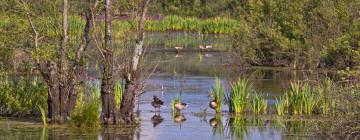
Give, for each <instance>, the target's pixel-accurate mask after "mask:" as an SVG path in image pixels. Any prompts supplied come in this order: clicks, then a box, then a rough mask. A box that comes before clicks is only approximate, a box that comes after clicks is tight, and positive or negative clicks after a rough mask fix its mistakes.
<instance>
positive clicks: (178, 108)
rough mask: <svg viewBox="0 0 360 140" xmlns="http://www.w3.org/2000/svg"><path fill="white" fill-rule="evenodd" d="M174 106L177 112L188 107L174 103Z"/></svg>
mask: <svg viewBox="0 0 360 140" xmlns="http://www.w3.org/2000/svg"><path fill="white" fill-rule="evenodd" d="M174 106H175V109H176V110H177V111H181V110H183V109H185V108H186V107H187V106H188V105H187V104H186V103H182V102H177V103H175V105H174Z"/></svg>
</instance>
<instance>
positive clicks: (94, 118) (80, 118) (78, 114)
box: [70, 85, 100, 127]
mask: <svg viewBox="0 0 360 140" xmlns="http://www.w3.org/2000/svg"><path fill="white" fill-rule="evenodd" d="M70 117H71V123H72V124H73V125H74V126H77V127H99V126H100V123H99V117H100V86H99V85H96V86H92V87H91V92H90V93H89V95H86V96H84V92H83V91H82V90H80V91H79V92H78V98H77V101H76V105H75V109H74V111H73V112H72V114H71V116H70Z"/></svg>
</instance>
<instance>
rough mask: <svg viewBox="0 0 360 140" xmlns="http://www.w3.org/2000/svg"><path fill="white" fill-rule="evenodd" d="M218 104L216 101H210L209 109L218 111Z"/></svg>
mask: <svg viewBox="0 0 360 140" xmlns="http://www.w3.org/2000/svg"><path fill="white" fill-rule="evenodd" d="M217 105H218V104H217V102H216V100H212V101H210V103H209V107H210V108H211V109H214V110H216V108H217Z"/></svg>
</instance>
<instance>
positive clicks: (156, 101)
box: [151, 96, 164, 112]
mask: <svg viewBox="0 0 360 140" xmlns="http://www.w3.org/2000/svg"><path fill="white" fill-rule="evenodd" d="M151 105H152V106H153V107H154V108H155V112H156V108H159V112H160V107H161V106H162V105H164V102H163V101H161V100H160V99H159V98H158V97H156V96H153V101H152V102H151Z"/></svg>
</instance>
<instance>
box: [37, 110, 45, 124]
mask: <svg viewBox="0 0 360 140" xmlns="http://www.w3.org/2000/svg"><path fill="white" fill-rule="evenodd" d="M38 108H39V110H40V112H41V119H42V122H43V125H44V127H46V111H45V109H44V107H42V106H41V105H38Z"/></svg>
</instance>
